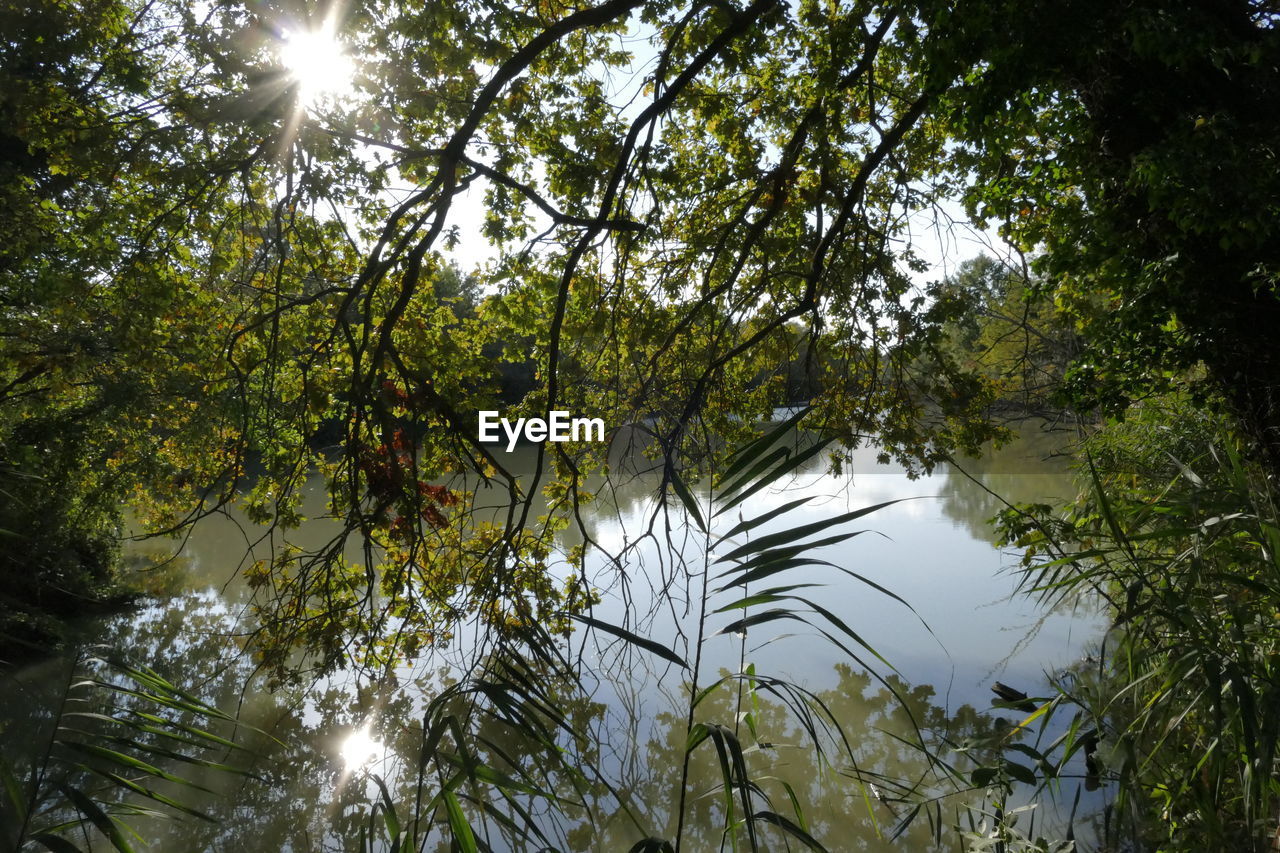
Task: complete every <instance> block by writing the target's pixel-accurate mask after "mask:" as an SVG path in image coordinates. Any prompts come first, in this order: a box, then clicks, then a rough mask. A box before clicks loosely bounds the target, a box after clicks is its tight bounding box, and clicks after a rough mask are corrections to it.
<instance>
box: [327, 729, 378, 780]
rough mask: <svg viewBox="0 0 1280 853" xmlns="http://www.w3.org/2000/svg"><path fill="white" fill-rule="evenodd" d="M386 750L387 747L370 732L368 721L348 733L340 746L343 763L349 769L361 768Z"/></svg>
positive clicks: (339, 751) (339, 750)
mask: <svg viewBox="0 0 1280 853" xmlns="http://www.w3.org/2000/svg"><path fill="white" fill-rule="evenodd" d="M385 751H386V747H385V746H383V745H382V743H381V742H380V741H376V740H374V739H373V736H372V735H370V734H369V724H368V723H366V724H365V725H363V726H361V727H360V728H358V729H356V730H355V731H353V732H352V733H351V734H349V735H347V737H346V740H344V741H343V742H342V746H340V747H339V748H338V753H339V754H340V755H341V756H342V763H343V765H344V766H345V767H346V769H347V770H359V769H360V768H361V767H364V766H365V765H366V764H369V763H370V762H372V761H373V760H374V759H375V758H379V757H381V756H382V754H383V753H384V752H385Z"/></svg>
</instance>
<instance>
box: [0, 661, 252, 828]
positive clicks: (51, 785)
mask: <svg viewBox="0 0 1280 853" xmlns="http://www.w3.org/2000/svg"><path fill="white" fill-rule="evenodd" d="M66 669H67V680H66V681H65V683H64V685H63V691H62V694H61V696H59V697H56V702H57V704H56V707H54V709H53V712H52V715H51V717H50V719H48V720H47V721H46V722H45V724H44V725H43V726H42V727H41V730H40V731H38V732H34V733H33V736H34V738H35V739H36V740H38V741H42V748H41V749H40V750H39V751H38V752H35V753H33V754H31V755H30V756H29V757H30V766H29V767H22V766H20V765H18V764H16V763H10V762H9V761H8V760H5V761H0V781H2V782H3V785H4V790H5V794H6V796H5V799H4V801H3V808H2V809H0V831H2V832H3V838H4V840H5V843H6V844H7V845H9V846H8V849H11V850H14V851H25V850H40V849H43V850H49V851H54V853H63V852H64V851H78V850H82V849H83V850H92V849H95V847H94V843H93V839H102V840H105V842H106V843H108V844H109V845H110V846H111V848H112V849H114V850H117V851H119V853H130V851H132V850H134V849H135V847H134V843H133V841H132V840H131V839H132V838H136V837H137V836H138V832H137V830H136V829H134V828H133V827H131V825H130V823H129V821H133V820H142V821H147V820H154V819H157V818H160V819H165V818H169V819H172V818H173V817H175V816H178V815H181V816H185V817H188V818H191V817H194V818H198V819H202V820H206V821H212V820H213V818H211V817H209V816H208V815H207V814H205V813H204V812H203V811H201V810H200V808H199V807H198V804H199V803H200V802H201V801H202V800H203V799H206V798H207V794H208V793H210V791H209V789H208V788H206V787H204V786H203V785H202V784H199V783H198V782H196V781H193V780H192V778H190V777H188V776H186V775H185V773H186V772H187V771H190V772H192V773H202V774H206V775H208V774H212V775H215V776H218V775H222V776H235V775H238V776H251V775H252V774H250V773H249V772H248V771H246V770H245V769H243V766H244V764H245V763H246V762H245V761H244V759H243V757H242V754H241V753H242V747H240V746H238V745H237V744H236V743H235V742H234V741H233V740H230V739H229V738H230V737H235V736H236V735H237V734H243V733H244V732H243V731H238V729H243V728H244V727H243V726H242V725H240V724H237V721H236V720H235V718H234V717H231V716H229V715H227V714H226V713H224V712H222V711H219V710H218V709H217V708H214V707H212V706H210V705H208V704H206V703H205V702H203V701H201V700H200V699H199V698H198V697H196V696H193V695H191V694H190V693H187V692H185V691H184V690H182V689H181V688H179V687H176V686H175V685H173V684H172V683H170V682H169V681H167V680H165V679H164V678H161V677H160V676H159V675H157V674H156V673H155V672H154V671H152V670H151V669H148V668H147V667H145V666H135V665H131V664H129V663H126V662H124V661H120V660H114V659H112V660H107V659H102V658H93V657H86V658H84V659H80V660H76V661H74V662H73V663H71V664H70V665H69V666H67V667H66ZM12 686H13V685H11V687H12ZM219 732H223V733H221V734H220V733H219ZM13 734H14V733H10V736H12V735H13ZM175 765H177V766H182V767H185V768H186V771H178V770H176V769H165V768H174V767H175ZM24 771H25V774H26V778H25V779H24V778H22V774H23V772H24ZM178 773H184V775H178ZM81 841H83V843H84V844H85V846H84V847H80V846H78V845H79V844H80V843H81ZM99 849H100V848H99Z"/></svg>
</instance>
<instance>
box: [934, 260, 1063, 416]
mask: <svg viewBox="0 0 1280 853" xmlns="http://www.w3.org/2000/svg"><path fill="white" fill-rule="evenodd" d="M1036 291H1037V286H1036V283H1035V282H1033V281H1028V280H1026V279H1025V278H1024V277H1023V275H1021V274H1018V273H1016V272H1014V271H1013V270H1011V269H1009V268H1008V267H1006V266H1003V265H1002V264H1000V263H999V262H998V261H996V260H995V259H993V258H991V257H989V256H987V255H980V256H978V257H977V258H974V259H972V260H968V261H965V262H964V263H962V264H961V265H960V267H959V269H958V270H957V271H956V273H955V275H953V276H951V277H949V278H947V279H944V280H943V281H941V282H938V283H937V284H936V285H934V287H933V288H932V290H931V296H932V297H933V301H932V304H931V305H930V308H929V312H930V314H931V315H934V316H937V317H945V318H946V319H945V320H943V321H942V325H943V328H944V330H945V335H946V345H945V346H944V347H941V348H939V351H940V352H941V353H943V354H944V357H945V358H947V359H950V360H953V361H955V362H957V366H958V368H959V370H961V371H966V372H968V373H969V374H970V375H971V376H972V377H973V380H972V381H973V384H974V390H972V391H971V392H970V393H972V394H973V395H974V396H976V397H980V398H982V399H984V400H989V401H990V403H989V405H990V406H991V409H992V416H993V417H999V416H1000V415H1004V416H1006V417H1017V416H1021V417H1036V418H1041V419H1045V420H1053V419H1058V418H1060V417H1061V416H1062V414H1063V411H1062V402H1061V401H1060V400H1059V399H1058V397H1059V395H1060V392H1061V390H1062V381H1063V377H1064V375H1065V374H1066V371H1067V369H1068V367H1069V366H1070V365H1071V362H1072V360H1073V359H1074V358H1075V357H1076V355H1077V354H1078V352H1079V350H1080V340H1079V338H1078V337H1077V335H1076V334H1075V333H1074V330H1073V329H1072V328H1071V327H1070V325H1068V324H1067V323H1065V322H1064V321H1063V319H1062V317H1061V316H1059V315H1058V314H1057V313H1055V312H1054V311H1053V310H1052V307H1051V306H1049V305H1047V304H1046V303H1045V301H1044V299H1043V298H1042V295H1041V294H1038V293H1037V292H1036Z"/></svg>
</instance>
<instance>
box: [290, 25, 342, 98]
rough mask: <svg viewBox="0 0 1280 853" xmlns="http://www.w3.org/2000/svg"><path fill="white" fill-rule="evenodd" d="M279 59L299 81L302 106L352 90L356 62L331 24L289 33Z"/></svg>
mask: <svg viewBox="0 0 1280 853" xmlns="http://www.w3.org/2000/svg"><path fill="white" fill-rule="evenodd" d="M280 59H281V61H282V62H283V63H284V67H285V68H286V69H287V70H288V71H289V76H290V77H292V78H293V79H294V80H295V81H296V82H297V84H298V102H299V104H300V105H301V106H303V107H309V106H311V105H313V104H315V103H317V102H318V101H320V100H321V99H323V98H337V97H341V96H343V95H348V94H350V93H351V78H352V75H353V74H354V73H355V64H354V63H353V62H352V61H351V57H349V56H347V54H346V51H345V50H343V47H342V43H341V42H339V41H338V39H337V37H336V36H335V35H334V32H333V26H332V25H331V24H328V23H326V24H325V25H324V26H323V27H321V28H320V29H318V30H299V31H297V32H286V33H285V34H284V43H283V44H282V45H281V47H280Z"/></svg>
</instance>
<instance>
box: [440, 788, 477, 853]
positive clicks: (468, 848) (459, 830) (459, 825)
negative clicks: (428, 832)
mask: <svg viewBox="0 0 1280 853" xmlns="http://www.w3.org/2000/svg"><path fill="white" fill-rule="evenodd" d="M443 799H444V805H445V810H446V811H447V812H448V815H449V829H450V830H451V831H452V832H453V840H454V841H455V842H456V843H457V845H458V848H459V849H460V850H461V851H462V853H479V850H480V848H478V847H477V846H476V837H475V834H474V833H473V832H472V831H471V824H470V823H469V822H468V821H467V816H466V815H465V814H464V813H463V811H462V804H461V803H459V802H458V798H457V797H456V796H455V795H454V793H453V791H448V790H446V791H444V792H443Z"/></svg>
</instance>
